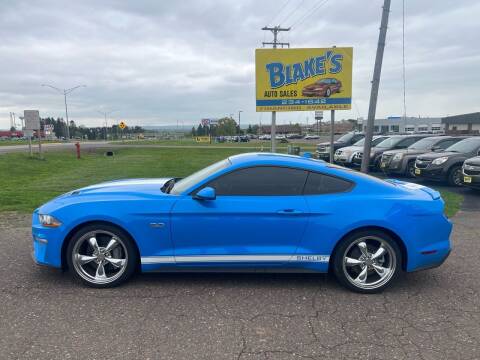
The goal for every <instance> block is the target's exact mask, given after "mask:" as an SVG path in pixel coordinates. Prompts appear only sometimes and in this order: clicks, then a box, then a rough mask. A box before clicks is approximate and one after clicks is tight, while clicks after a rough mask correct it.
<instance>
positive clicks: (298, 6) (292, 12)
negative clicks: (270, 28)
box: [280, 0, 306, 24]
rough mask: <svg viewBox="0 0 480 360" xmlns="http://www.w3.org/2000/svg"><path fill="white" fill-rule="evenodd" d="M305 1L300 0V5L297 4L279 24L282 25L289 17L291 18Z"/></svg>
mask: <svg viewBox="0 0 480 360" xmlns="http://www.w3.org/2000/svg"><path fill="white" fill-rule="evenodd" d="M305 1H306V0H302V1H301V2H300V4H298V5H297V7H296V8H295V9H293V11H291V12H290V13H289V14H287V16H286V17H284V19H283V20H282V21H281V22H280V24H284V23H285V22H286V21H287V20H288V19H289V18H290V17H292V16H293V15H294V14H295V13H296V12H297V11H298V10H299V9H300V8H301V7H302V5H303V4H304V3H305Z"/></svg>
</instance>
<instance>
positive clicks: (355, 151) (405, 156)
mask: <svg viewBox="0 0 480 360" xmlns="http://www.w3.org/2000/svg"><path fill="white" fill-rule="evenodd" d="M359 138H360V139H359ZM357 139H359V140H358V141H356V142H355V143H354V144H353V145H350V144H349V143H351V142H353V141H354V140H357ZM364 142H365V141H364V135H363V134H360V133H348V134H345V135H344V136H342V137H341V138H340V139H338V140H337V141H336V142H335V143H334V147H335V154H334V162H335V163H337V164H340V165H343V166H347V167H359V166H360V165H361V162H362V158H363V146H364ZM316 155H317V157H318V158H320V159H323V160H329V155H330V149H329V144H327V143H322V144H318V146H317V152H316ZM370 168H371V169H372V170H374V171H375V170H376V171H383V172H384V173H386V174H389V175H396V176H398V175H399V176H407V177H417V178H422V179H428V180H436V181H446V182H448V183H449V184H450V185H452V186H462V185H464V186H468V187H472V188H479V189H480V136H473V137H471V136H470V137H469V136H445V135H443V136H438V135H427V134H415V135H378V136H374V137H373V139H372V149H371V152H370Z"/></svg>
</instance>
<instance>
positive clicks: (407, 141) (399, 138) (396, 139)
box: [352, 135, 429, 170]
mask: <svg viewBox="0 0 480 360" xmlns="http://www.w3.org/2000/svg"><path fill="white" fill-rule="evenodd" d="M427 136H429V135H393V136H391V137H389V138H388V139H386V140H383V141H382V142H381V143H380V144H378V145H377V146H375V147H373V148H372V150H371V151H370V166H371V167H373V168H375V169H377V170H380V159H381V158H382V154H383V153H384V152H385V151H388V150H397V149H406V148H408V147H409V146H410V145H413V144H415V143H416V142H417V141H419V140H422V139H424V138H426V137H427ZM362 158H363V151H359V152H357V153H356V154H355V156H354V158H353V161H352V162H353V164H355V165H361V164H362Z"/></svg>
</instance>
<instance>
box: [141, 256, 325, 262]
mask: <svg viewBox="0 0 480 360" xmlns="http://www.w3.org/2000/svg"><path fill="white" fill-rule="evenodd" d="M329 260H330V256H328V255H317V254H295V255H192V256H144V257H142V258H141V262H142V264H175V263H177V264H179V263H182V264H184V263H208V262H211V263H218V262H223V263H225V262H227V263H235V262H289V261H291V262H319V263H328V261H329Z"/></svg>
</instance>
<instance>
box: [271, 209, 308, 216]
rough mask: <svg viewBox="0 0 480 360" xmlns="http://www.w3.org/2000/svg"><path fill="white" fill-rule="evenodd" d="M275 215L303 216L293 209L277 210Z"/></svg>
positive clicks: (299, 211) (300, 212)
mask: <svg viewBox="0 0 480 360" xmlns="http://www.w3.org/2000/svg"><path fill="white" fill-rule="evenodd" d="M277 214H281V215H301V214H303V211H301V210H295V209H283V210H278V211H277Z"/></svg>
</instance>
